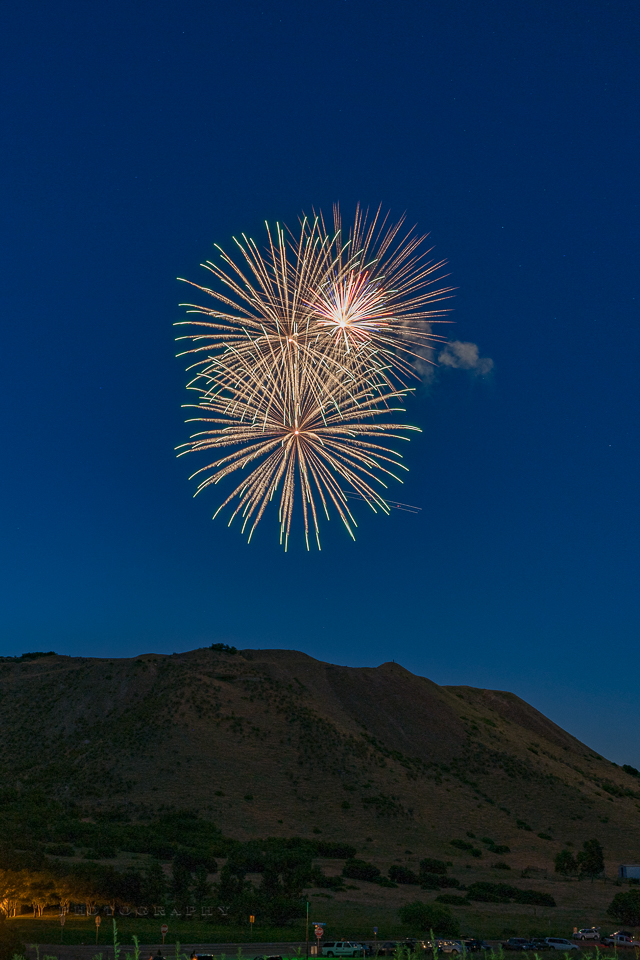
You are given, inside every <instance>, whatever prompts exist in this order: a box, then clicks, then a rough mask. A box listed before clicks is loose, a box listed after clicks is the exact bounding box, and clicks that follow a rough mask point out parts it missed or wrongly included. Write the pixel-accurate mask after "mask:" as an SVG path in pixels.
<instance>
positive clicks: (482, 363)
mask: <svg viewBox="0 0 640 960" xmlns="http://www.w3.org/2000/svg"><path fill="white" fill-rule="evenodd" d="M414 366H415V368H416V370H417V371H418V373H419V374H420V376H421V377H422V379H423V381H424V382H425V383H433V381H434V379H435V377H436V375H437V373H438V370H439V369H442V368H443V367H448V368H449V369H450V370H467V371H468V372H469V373H470V374H471V375H472V376H474V377H486V376H488V374H489V373H491V371H492V370H493V360H492V359H491V357H481V356H480V351H479V349H478V345H477V343H468V342H465V341H463V340H452V341H451V343H447V344H446V345H445V346H444V347H443V349H442V350H441V351H440V353H438V354H436V351H435V350H428V351H427V350H424V351H421V356H419V357H417V358H416V360H415V361H414Z"/></svg>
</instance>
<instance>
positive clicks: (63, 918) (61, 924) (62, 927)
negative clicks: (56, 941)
mask: <svg viewBox="0 0 640 960" xmlns="http://www.w3.org/2000/svg"><path fill="white" fill-rule="evenodd" d="M65 920H66V917H65V915H64V913H61V914H60V943H62V933H63V931H64V921H65Z"/></svg>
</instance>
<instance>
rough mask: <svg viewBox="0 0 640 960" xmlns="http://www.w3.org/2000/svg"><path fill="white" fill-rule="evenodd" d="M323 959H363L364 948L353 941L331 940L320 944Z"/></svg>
mask: <svg viewBox="0 0 640 960" xmlns="http://www.w3.org/2000/svg"><path fill="white" fill-rule="evenodd" d="M322 956H323V957H364V947H363V946H362V944H361V943H356V942H355V941H354V940H332V941H329V942H327V943H323V944H322Z"/></svg>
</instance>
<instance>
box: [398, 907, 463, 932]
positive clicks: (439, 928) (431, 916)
mask: <svg viewBox="0 0 640 960" xmlns="http://www.w3.org/2000/svg"><path fill="white" fill-rule="evenodd" d="M398 914H399V916H400V919H401V921H402V922H403V923H406V924H407V926H411V927H412V928H413V929H414V930H416V931H419V932H422V931H423V930H433V932H434V933H435V934H436V935H440V936H444V937H457V936H458V934H459V932H460V927H459V925H458V921H457V920H456V918H455V917H454V916H453V914H452V913H451V910H449V909H448V908H447V907H440V906H436V904H433V903H423V902H422V901H421V900H414V901H413V902H412V903H407V904H405V905H404V906H403V907H400V910H399V911H398Z"/></svg>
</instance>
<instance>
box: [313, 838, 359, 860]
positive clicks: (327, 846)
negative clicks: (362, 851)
mask: <svg viewBox="0 0 640 960" xmlns="http://www.w3.org/2000/svg"><path fill="white" fill-rule="evenodd" d="M316 850H317V851H318V856H319V857H327V858H328V859H330V858H332V857H333V858H334V859H335V860H352V859H353V858H354V857H355V855H356V848H355V847H352V846H351V844H349V843H331V842H330V841H327V840H318V841H317V842H316Z"/></svg>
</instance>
